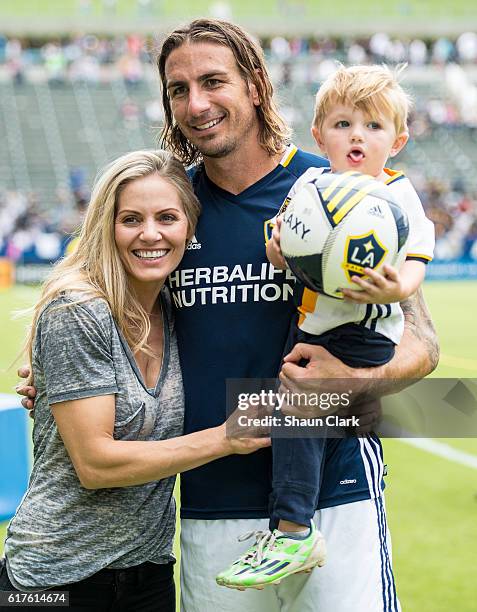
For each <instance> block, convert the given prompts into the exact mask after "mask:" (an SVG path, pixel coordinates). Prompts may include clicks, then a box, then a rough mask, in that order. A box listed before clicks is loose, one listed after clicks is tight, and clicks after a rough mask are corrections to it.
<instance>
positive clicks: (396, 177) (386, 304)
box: [217, 66, 434, 589]
mask: <svg viewBox="0 0 477 612" xmlns="http://www.w3.org/2000/svg"><path fill="white" fill-rule="evenodd" d="M409 105H410V101H409V98H408V96H407V95H406V93H405V92H404V91H403V89H402V88H401V86H400V85H399V83H398V81H397V78H396V75H394V74H393V73H392V72H391V71H390V70H389V69H388V68H386V67H384V66H354V67H350V68H345V67H341V68H340V69H339V70H338V71H337V72H336V73H335V74H333V75H332V76H331V77H329V78H328V79H327V80H326V81H325V82H324V83H323V85H322V87H321V88H320V90H319V91H318V94H317V96H316V105H315V115H314V119H313V124H312V128H311V131H312V134H313V137H314V139H315V141H316V143H317V144H318V146H319V148H320V149H321V151H322V152H323V153H325V154H326V156H327V157H328V159H329V161H330V168H329V169H328V168H310V169H309V170H308V171H307V172H305V173H304V174H303V175H302V176H301V177H300V178H299V179H298V180H297V182H296V183H295V184H294V185H293V187H292V189H291V191H290V193H289V194H288V197H287V199H286V200H285V204H284V205H283V206H282V208H281V210H280V212H279V215H280V214H281V213H283V212H284V210H285V208H286V205H287V203H288V202H289V201H290V199H291V198H292V197H293V196H294V194H295V193H297V191H298V190H299V189H300V188H301V187H302V186H303V185H304V184H305V183H307V182H310V181H312V180H314V179H316V178H317V177H318V176H320V175H321V174H322V173H323V172H330V171H331V172H340V173H342V172H347V171H354V172H360V173H363V174H368V175H371V176H373V177H375V178H376V179H377V180H380V181H382V182H383V183H385V184H387V185H388V186H389V189H391V190H392V191H393V194H394V195H395V196H396V199H397V200H398V202H399V203H400V204H401V206H402V207H403V208H404V209H405V210H406V213H407V215H408V218H409V225H410V235H409V243H408V250H407V257H406V261H405V263H404V264H403V266H402V268H401V270H396V269H395V268H393V267H391V266H384V274H385V275H384V276H383V275H381V274H378V273H376V272H374V271H373V270H371V269H365V272H366V275H367V276H366V277H363V278H359V277H357V276H356V277H353V278H352V280H353V281H354V282H355V283H356V284H357V285H358V286H359V287H360V288H361V291H355V290H351V289H343V293H344V295H345V301H343V302H338V301H337V300H336V299H333V298H329V297H327V296H325V295H320V296H319V298H318V294H316V293H315V292H313V291H311V290H310V289H308V288H305V287H304V286H303V285H302V284H301V283H300V282H299V281H297V283H296V286H295V291H294V294H295V302H296V304H297V310H298V313H297V320H296V321H295V322H294V323H293V324H292V329H291V331H290V335H289V339H288V342H287V347H286V348H285V354H287V353H288V352H289V351H290V350H291V349H292V348H293V346H294V345H295V344H297V343H298V342H305V343H308V344H315V345H320V346H324V347H325V348H326V349H327V350H328V351H330V353H332V354H333V355H334V356H335V357H337V358H338V359H340V360H341V361H343V362H344V363H346V364H347V365H348V366H350V367H372V366H378V365H382V364H384V363H387V362H388V361H390V360H391V358H392V357H393V355H394V347H395V345H396V344H398V343H399V341H400V339H401V336H402V333H403V329H404V317H403V313H402V310H401V308H400V306H399V302H400V301H402V300H404V299H406V298H408V297H409V296H410V295H412V294H413V293H414V292H415V291H416V290H417V289H418V288H419V286H420V284H421V283H422V281H423V279H424V275H425V264H427V263H428V262H429V261H430V260H431V259H432V255H433V248H434V227H433V224H432V223H431V221H429V219H427V218H426V216H425V214H424V210H423V208H422V205H421V202H420V200H419V197H418V195H417V193H416V192H415V190H414V188H413V187H412V185H411V183H410V182H409V180H408V179H407V178H406V177H405V176H404V174H403V173H401V172H395V171H393V170H389V169H387V168H386V167H385V164H386V162H387V160H388V158H389V157H394V156H395V155H396V154H397V153H399V151H401V150H402V148H403V147H404V146H405V144H406V142H407V140H408V138H409V134H408V130H407V116H408V110H409ZM343 180H344V181H346V180H347V179H346V177H344V179H343ZM280 223H281V219H280V217H279V216H278V217H277V219H276V223H275V227H274V230H273V234H272V238H271V240H270V241H269V242H268V244H267V256H268V259H269V260H270V262H271V263H272V264H273V265H274V266H275V267H277V268H282V269H284V268H286V262H285V260H284V258H283V256H282V253H281V250H280ZM272 446H273V491H272V494H271V500H270V532H264V533H260V534H255V535H256V543H255V544H254V545H253V546H252V547H251V548H250V549H249V550H248V551H247V552H246V553H245V554H244V555H243V556H242V557H241V558H240V559H238V560H237V561H236V562H235V563H234V564H233V565H232V566H231V567H230V568H228V569H227V570H225V571H224V572H222V573H221V574H219V576H218V577H217V582H218V583H219V584H222V585H225V586H229V587H234V588H239V589H243V588H247V587H253V588H263V586H264V585H266V584H273V583H278V582H280V581H281V580H282V579H283V578H286V577H287V576H289V575H291V574H294V573H297V572H301V571H311V568H313V567H314V566H316V565H323V563H324V557H325V546H324V541H323V537H322V535H321V534H320V532H319V531H318V530H317V529H316V527H315V525H314V522H313V520H312V519H313V515H314V512H315V509H316V507H317V500H318V496H319V490H320V482H321V479H320V475H321V468H322V464H323V456H324V452H325V446H326V440H325V439H324V438H293V439H292V438H289V439H288V438H273V445H272ZM346 484H347V486H351V487H359V486H360V484H359V482H353V481H352V480H351V481H349V482H347V483H346ZM381 493H382V491H381V490H376V491H375V497H378V496H379V495H381Z"/></svg>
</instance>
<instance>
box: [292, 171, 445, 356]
mask: <svg viewBox="0 0 477 612" xmlns="http://www.w3.org/2000/svg"><path fill="white" fill-rule="evenodd" d="M323 172H329V169H328V168H310V169H309V170H307V171H306V172H305V173H304V174H303V175H302V176H301V177H300V178H299V179H298V180H297V181H296V183H295V184H294V185H293V187H292V188H291V189H290V192H289V193H288V196H287V199H286V200H285V203H288V202H289V201H290V199H291V198H292V197H293V196H294V195H295V193H296V192H297V191H298V190H299V189H300V188H301V187H302V186H303V185H304V184H305V183H308V182H310V181H313V180H315V179H317V178H318V177H319V176H320V175H321V174H323ZM385 172H386V174H388V176H389V179H388V180H387V181H386V184H387V185H388V188H389V189H391V190H392V192H393V195H394V196H395V198H396V200H397V201H398V203H399V204H400V205H401V207H402V208H403V209H404V210H405V211H406V213H407V216H408V219H409V241H408V246H407V255H406V259H407V260H409V259H414V260H418V261H422V262H424V263H428V262H429V261H431V260H432V257H433V253H434V243H435V238H434V225H433V223H432V221H430V220H429V219H428V218H427V217H426V215H425V213H424V209H423V207H422V204H421V201H420V199H419V196H418V195H417V193H416V191H415V189H414V187H413V186H412V184H411V182H410V181H409V179H408V178H407V177H406V176H404V174H403V173H402V172H395V171H393V170H389V169H387V168H385ZM282 210H283V207H282ZM295 301H296V304H297V307H298V311H299V312H300V315H301V316H300V317H299V322H298V327H299V328H300V329H302V330H303V331H305V332H307V333H309V334H314V335H320V334H322V333H324V332H326V331H329V330H331V329H334V328H336V327H339V326H340V325H344V324H346V323H356V324H358V325H362V326H365V327H367V328H368V329H371V330H373V331H375V332H377V333H380V334H382V335H384V336H386V337H387V338H389V339H390V340H392V341H393V342H394V343H395V344H399V342H400V340H401V337H402V334H403V331H404V315H403V312H402V310H401V307H400V306H399V304H398V303H394V304H354V303H350V302H345V301H342V300H336V299H334V298H330V297H328V296H326V295H321V294H318V293H316V292H315V291H312V290H310V289H307V288H305V287H304V286H303V285H301V283H300V282H299V281H297V285H296V288H295Z"/></svg>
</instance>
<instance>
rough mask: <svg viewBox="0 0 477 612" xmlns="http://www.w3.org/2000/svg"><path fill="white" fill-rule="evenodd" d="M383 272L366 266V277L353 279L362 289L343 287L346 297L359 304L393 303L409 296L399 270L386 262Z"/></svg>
mask: <svg viewBox="0 0 477 612" xmlns="http://www.w3.org/2000/svg"><path fill="white" fill-rule="evenodd" d="M383 272H384V275H383V274H379V273H378V272H375V271H374V270H372V269H371V268H365V269H364V273H365V274H366V278H360V277H359V276H352V277H351V280H352V281H353V283H355V284H356V285H358V286H359V287H361V289H362V291H356V290H354V289H347V288H346V289H343V295H344V296H345V299H346V300H347V301H349V302H356V303H357V304H392V303H394V302H400V301H401V300H403V299H404V298H405V297H407V295H405V287H404V285H403V282H402V278H401V275H400V274H399V271H398V270H397V269H396V268H393V266H388V265H387V264H386V265H385V266H383Z"/></svg>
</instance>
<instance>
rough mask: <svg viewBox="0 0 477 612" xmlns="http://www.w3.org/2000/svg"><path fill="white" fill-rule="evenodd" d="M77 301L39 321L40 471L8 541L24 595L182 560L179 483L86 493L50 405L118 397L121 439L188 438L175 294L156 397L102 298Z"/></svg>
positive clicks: (165, 308) (165, 304)
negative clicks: (176, 547) (178, 552)
mask: <svg viewBox="0 0 477 612" xmlns="http://www.w3.org/2000/svg"><path fill="white" fill-rule="evenodd" d="M77 298H78V296H76V295H68V296H67V297H61V298H59V299H57V300H55V301H53V302H51V303H50V304H49V305H48V306H47V307H46V308H45V310H44V311H43V312H42V314H41V316H40V318H39V321H38V325H37V330H36V335H35V340H34V346H33V373H34V380H35V386H36V388H37V396H36V400H35V422H34V427H33V445H34V464H33V470H32V473H31V476H30V482H29V487H28V490H27V492H26V494H25V496H24V498H23V500H22V502H21V504H20V506H19V508H18V510H17V512H16V514H15V516H14V518H13V519H12V521H11V523H10V526H9V528H8V531H7V539H6V542H5V556H6V559H7V570H8V575H9V577H10V580H11V581H12V583H13V585H14V586H15V587H16V588H18V589H22V590H30V589H31V590H35V589H46V588H50V587H54V586H57V585H62V584H67V583H71V582H77V581H79V580H82V579H84V578H86V577H88V576H91V575H92V574H94V573H96V572H97V571H99V570H101V569H103V568H105V567H108V568H115V569H119V568H126V567H131V566H134V565H139V564H140V563H143V562H145V561H151V562H154V563H167V562H169V561H170V560H172V559H173V556H172V541H173V537H174V527H175V503H174V498H173V488H174V478H173V477H171V478H165V479H163V480H159V481H154V482H150V483H148V484H143V485H134V486H130V487H121V488H110V489H95V490H91V489H85V488H84V487H82V486H81V484H80V482H79V479H78V476H77V475H76V472H75V469H74V467H73V464H72V463H71V460H70V458H69V455H68V453H67V451H66V448H65V446H64V444H63V442H62V440H61V437H60V435H59V433H58V429H57V427H56V424H55V420H54V418H53V415H52V413H51V410H50V406H49V405H50V404H55V403H58V402H63V401H67V400H75V399H80V398H86V397H94V396H99V395H109V394H115V399H116V415H115V425H114V438H115V439H117V440H165V439H168V438H174V437H177V436H180V435H182V432H183V420H184V393H183V388H182V378H181V372H180V365H179V357H178V353H177V344H176V339H175V334H174V329H173V324H172V322H171V317H170V303H169V299H168V296H167V295H166V290H165V289H164V290H163V292H162V293H161V306H162V312H163V319H164V351H163V360H162V367H161V372H160V375H159V379H158V381H157V384H156V387H155V389H149V390H148V389H147V388H146V386H145V383H144V381H143V379H142V376H141V374H140V372H139V370H138V368H137V365H136V362H135V360H134V357H133V355H132V352H131V350H130V348H129V346H128V344H127V343H126V341H125V339H124V337H123V336H122V334H121V333H120V332H119V330H118V328H117V327H116V324H115V322H114V320H113V317H112V315H111V311H110V309H109V307H108V305H107V303H106V302H105V301H104V300H102V299H99V298H95V299H91V300H88V301H87V302H82V303H80V304H72V302H73V301H74V300H75V299H77ZM65 304H67V306H65Z"/></svg>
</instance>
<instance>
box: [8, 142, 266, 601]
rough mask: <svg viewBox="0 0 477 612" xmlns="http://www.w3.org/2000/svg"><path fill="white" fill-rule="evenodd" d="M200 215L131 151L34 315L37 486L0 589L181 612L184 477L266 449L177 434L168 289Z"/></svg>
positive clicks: (177, 390) (164, 156)
mask: <svg viewBox="0 0 477 612" xmlns="http://www.w3.org/2000/svg"><path fill="white" fill-rule="evenodd" d="M198 215H199V204H198V202H197V200H196V198H195V196H194V194H193V191H192V188H191V186H190V183H189V181H188V178H187V176H186V174H185V172H184V170H183V168H182V165H181V164H180V163H179V162H178V161H177V160H175V159H174V158H173V157H172V156H171V154H169V153H167V152H164V151H156V152H153V151H139V152H134V153H129V154H127V155H124V156H123V157H121V158H119V159H118V160H116V161H115V162H113V163H112V164H111V165H110V166H109V167H108V168H107V169H106V171H105V172H104V173H103V175H102V176H101V177H100V178H99V180H98V181H97V183H96V186H95V188H94V190H93V194H92V198H91V203H90V205H89V208H88V211H87V214H86V218H85V221H84V224H83V227H82V230H81V233H80V237H79V240H78V244H77V247H76V250H75V251H74V253H72V254H71V255H70V256H68V257H67V258H66V259H64V260H63V261H62V262H61V263H59V264H58V265H57V266H56V267H55V269H54V270H53V273H52V274H51V276H50V278H49V280H48V281H47V282H46V284H45V286H44V288H43V291H42V294H41V298H40V301H39V303H38V304H37V306H36V307H35V309H34V318H33V326H32V331H31V334H30V337H29V339H28V344H27V347H28V350H29V354H30V361H31V371H32V375H33V379H34V383H35V387H36V389H37V395H36V400H35V423H34V428H33V441H34V465H33V470H32V474H31V479H30V484H29V488H28V491H27V493H26V496H25V497H24V499H23V501H22V503H21V504H20V507H19V508H18V511H17V513H16V515H15V517H14V518H13V520H12V522H11V523H10V526H9V528H8V532H7V539H6V543H5V562H4V566H3V568H2V570H1V574H0V590H14V589H18V590H21V591H37V590H44V589H54V590H55V591H69V593H70V605H71V606H72V609H76V608H84V607H87V608H89V609H90V610H92V609H94V610H109V609H114V608H115V606H121V609H128V610H129V609H131V610H164V611H167V612H169V611H171V612H172V611H173V610H174V609H175V603H174V583H173V572H172V564H173V563H174V558H173V556H172V540H173V535H174V524H175V506H174V499H173V495H172V493H173V487H174V478H173V475H175V474H176V473H178V472H181V471H184V470H188V469H191V468H194V467H197V466H199V465H202V464H204V463H206V462H208V461H211V460H213V459H216V458H219V457H223V456H225V455H228V454H232V453H248V452H252V451H254V450H256V449H258V448H261V447H263V446H266V445H267V444H268V441H267V440H231V439H227V438H226V437H225V426H224V425H222V426H220V427H215V428H211V429H208V430H205V431H201V432H197V433H194V434H190V435H187V436H182V437H180V436H181V433H182V422H183V391H182V380H181V374H180V367H179V360H178V355H177V347H176V344H175V339H174V330H173V324H172V322H171V320H170V307H169V306H170V305H169V302H168V295H167V291H166V290H165V289H163V287H164V282H165V280H166V278H167V276H168V275H169V274H170V273H171V272H172V271H173V270H174V269H175V268H176V266H177V265H178V263H179V262H180V260H181V258H182V256H183V254H184V249H185V246H186V243H187V240H188V239H190V238H191V236H192V235H193V233H194V229H195V224H196V221H197V218H198Z"/></svg>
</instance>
